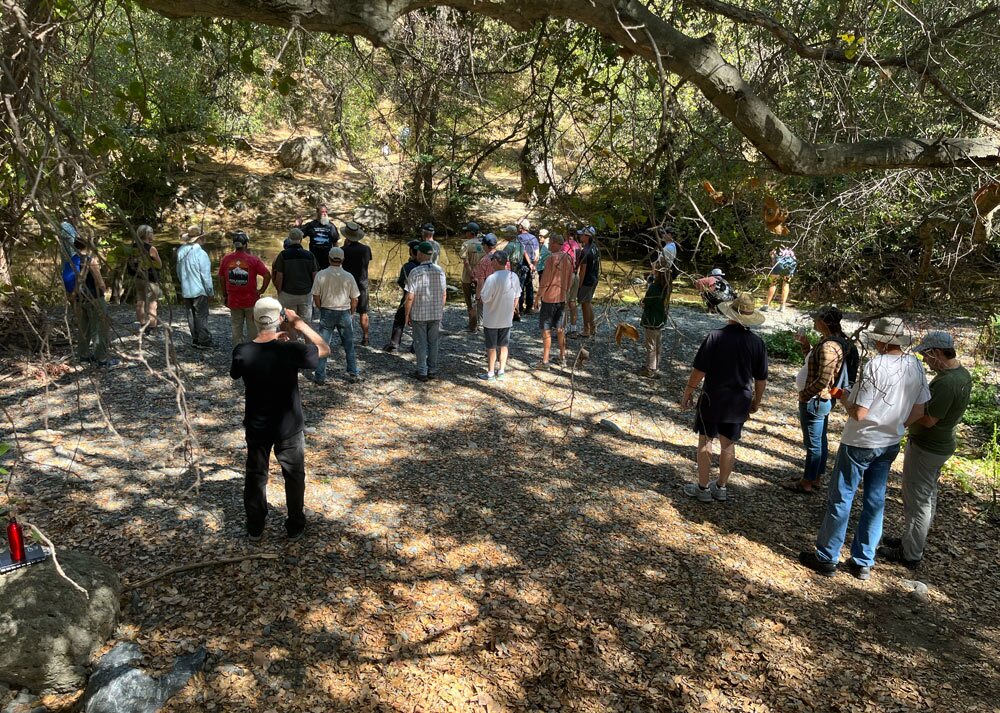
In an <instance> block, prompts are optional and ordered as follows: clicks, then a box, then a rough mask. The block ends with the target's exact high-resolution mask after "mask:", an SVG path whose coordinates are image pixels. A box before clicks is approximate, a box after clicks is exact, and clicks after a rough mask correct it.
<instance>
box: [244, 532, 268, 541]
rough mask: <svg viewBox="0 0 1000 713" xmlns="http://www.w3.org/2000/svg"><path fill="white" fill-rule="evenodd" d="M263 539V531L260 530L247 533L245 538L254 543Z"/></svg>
mask: <svg viewBox="0 0 1000 713" xmlns="http://www.w3.org/2000/svg"><path fill="white" fill-rule="evenodd" d="M263 539H264V533H263V531H262V532H258V533H257V534H256V535H255V534H253V533H251V532H248V533H247V540H248V541H250V542H253V543H254V544H257V543H258V542H260V541H261V540H263Z"/></svg>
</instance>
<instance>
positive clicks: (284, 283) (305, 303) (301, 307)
mask: <svg viewBox="0 0 1000 713" xmlns="http://www.w3.org/2000/svg"><path fill="white" fill-rule="evenodd" d="M288 239H289V240H290V241H291V245H290V246H289V247H287V248H285V249H284V250H282V251H281V252H280V253H278V256H277V257H276V258H274V265H273V266H272V268H271V272H272V273H273V274H274V289H276V290H277V291H278V301H279V302H281V304H282V305H283V306H284V307H285V309H291V310H293V311H294V312H295V313H296V314H297V315H299V317H301V318H302V319H304V320H305V321H307V322H308V321H309V320H310V318H311V317H312V296H311V295H312V288H313V281H314V280H315V279H316V273H317V272H319V263H318V262H317V261H316V256H315V255H313V254H312V253H311V252H309V251H307V250H305V249H304V248H303V247H302V231H301V230H299V229H298V228H292V229H291V230H290V231H288ZM327 256H328V257H329V252H328V253H327ZM328 264H329V262H328Z"/></svg>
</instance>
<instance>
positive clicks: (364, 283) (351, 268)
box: [343, 222, 372, 347]
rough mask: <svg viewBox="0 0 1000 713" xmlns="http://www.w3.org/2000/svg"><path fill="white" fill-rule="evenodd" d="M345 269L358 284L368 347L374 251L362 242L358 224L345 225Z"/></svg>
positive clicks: (360, 316) (360, 317)
mask: <svg viewBox="0 0 1000 713" xmlns="http://www.w3.org/2000/svg"><path fill="white" fill-rule="evenodd" d="M343 235H344V237H345V238H347V242H346V243H345V244H344V269H345V270H346V271H347V272H349V273H351V274H352V275H353V276H354V281H355V282H356V283H358V292H360V293H361V294H360V296H359V297H358V321H359V322H361V346H363V347H367V346H368V264H369V263H370V262H371V261H372V249H371V248H370V247H368V246H367V245H365V244H364V243H362V242H361V238H363V237H365V231H363V230H362V229H361V226H360V225H358V224H357V223H351V222H348V223H344V230H343Z"/></svg>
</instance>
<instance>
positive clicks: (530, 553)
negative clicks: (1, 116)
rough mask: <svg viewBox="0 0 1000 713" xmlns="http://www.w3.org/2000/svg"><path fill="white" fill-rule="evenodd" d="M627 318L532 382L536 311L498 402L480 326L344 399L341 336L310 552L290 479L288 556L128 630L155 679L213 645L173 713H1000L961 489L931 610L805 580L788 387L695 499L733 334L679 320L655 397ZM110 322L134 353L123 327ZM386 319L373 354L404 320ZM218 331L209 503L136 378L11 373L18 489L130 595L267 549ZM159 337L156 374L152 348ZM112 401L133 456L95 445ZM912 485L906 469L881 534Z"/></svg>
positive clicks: (948, 499) (985, 546)
mask: <svg viewBox="0 0 1000 713" xmlns="http://www.w3.org/2000/svg"><path fill="white" fill-rule="evenodd" d="M623 309H625V308H623ZM635 314H636V313H635V311H634V310H632V311H631V312H626V313H620V312H616V311H611V310H608V311H605V313H604V315H603V317H604V319H603V322H602V325H601V329H600V334H599V336H598V338H597V339H595V340H592V342H591V343H590V344H589V345H588V348H589V349H590V353H591V357H590V360H589V361H588V362H587V363H586V364H584V366H583V367H582V369H580V370H579V371H578V372H577V373H576V374H575V375H573V376H571V375H570V373H568V372H558V371H532V370H530V369H528V368H527V364H530V363H533V362H535V361H536V360H537V359H538V357H539V354H540V341H539V340H538V339H537V334H536V330H537V323H536V322H535V321H534V320H533V319H532V320H530V321H527V320H526V321H524V322H521V323H520V324H518V325H516V327H515V330H514V331H515V335H514V341H513V346H512V355H513V359H512V364H511V367H510V370H509V377H508V380H507V381H506V382H504V383H503V384H487V383H485V382H483V381H481V380H479V379H478V378H477V374H478V373H479V372H480V371H481V370H482V357H481V336H480V335H469V334H467V333H465V332H463V331H462V321H463V318H464V315H463V313H462V311H461V310H460V309H457V308H454V307H450V308H449V310H448V313H447V318H446V325H445V326H446V334H445V337H444V350H443V373H444V378H442V379H441V380H439V381H436V382H433V383H432V384H428V385H421V384H418V383H417V382H415V381H414V380H413V379H412V378H410V376H409V374H410V372H411V371H412V364H411V362H412V356H411V355H409V354H407V353H405V351H404V353H403V354H392V355H390V354H384V353H382V352H381V351H375V350H362V351H361V353H360V356H359V359H360V365H361V369H362V371H363V375H364V381H363V382H362V383H361V384H359V385H350V384H348V383H347V382H346V381H343V380H341V379H340V378H339V377H340V376H342V374H343V368H342V363H343V361H342V352H341V351H339V347H337V346H335V347H334V354H333V359H332V360H331V364H330V367H331V370H332V373H331V376H332V377H333V378H332V379H331V380H330V381H328V383H327V385H326V386H323V387H317V386H315V385H313V384H312V383H309V382H305V380H303V384H302V392H303V402H304V407H305V413H306V420H307V436H306V443H307V451H308V466H307V471H308V485H307V491H306V507H307V510H308V511H309V517H310V524H309V531H308V535H307V537H306V538H305V539H304V540H303V541H302V542H300V543H297V544H292V545H289V544H288V543H287V542H286V541H285V539H284V536H283V535H282V534H281V533H282V528H281V517H282V514H281V509H282V504H283V500H282V495H281V488H280V476H276V477H275V479H274V480H272V488H271V491H270V492H271V497H272V503H273V504H274V505H275V506H276V507H275V508H274V510H273V511H272V514H271V517H270V518H269V521H268V529H267V532H266V536H265V541H264V543H263V544H262V545H261V549H262V550H263V551H267V552H276V553H278V554H280V555H281V557H282V559H281V560H279V561H277V562H270V561H263V562H262V561H248V562H244V563H243V564H241V565H233V566H228V567H222V568H212V569H205V570H196V571H193V572H189V573H186V574H182V575H177V576H175V577H173V578H171V579H167V580H162V581H160V582H158V583H156V584H153V585H150V586H148V587H145V588H143V589H141V590H139V591H136V592H134V593H131V594H129V595H128V596H127V597H126V601H125V609H124V616H123V620H124V623H123V626H122V627H121V629H120V631H119V632H118V636H119V637H120V638H132V639H135V640H136V641H138V643H139V644H140V646H141V647H142V650H143V652H144V653H145V654H146V655H147V656H148V657H149V659H150V664H151V665H152V666H154V667H156V666H166V665H168V663H169V662H170V661H171V660H172V658H173V657H174V656H175V655H177V654H178V653H179V652H182V651H187V650H192V649H194V648H195V647H197V646H200V645H204V646H205V647H207V648H208V650H209V652H210V659H209V664H208V668H207V670H206V673H205V674H204V675H203V676H200V677H198V678H197V679H196V680H195V682H194V683H193V684H192V685H190V686H189V687H188V688H187V689H185V691H184V692H183V693H182V694H181V695H180V696H179V697H178V698H176V699H174V700H173V701H172V702H171V704H170V706H169V710H171V711H178V712H180V711H193V710H197V711H203V710H204V711H279V710H281V711H284V710H288V711H331V710H352V711H354V710H357V711H449V710H454V711H487V712H490V713H493V712H496V711H536V710H539V711H542V710H544V711H550V710H551V711H555V710H560V711H562V710H580V711H636V712H640V711H643V712H644V711H654V710H664V711H667V710H678V709H692V710H694V709H697V710H709V711H711V710H727V711H792V710H808V711H829V710H872V711H876V710H877V711H896V710H898V711H904V710H905V711H910V710H922V709H931V708H935V709H942V710H961V711H970V710H984V711H985V710H996V708H995V706H996V705H997V703H996V702H997V700H1000V683H998V681H1000V679H998V675H997V674H998V671H997V663H996V662H997V660H998V654H1000V651H998V646H997V642H998V636H1000V631H998V617H997V613H996V612H997V609H998V606H997V605H998V601H997V598H998V594H997V592H998V591H1000V590H998V568H997V555H998V552H997V541H998V539H997V532H996V528H995V527H986V526H985V525H984V524H983V523H982V522H981V521H979V520H977V519H976V515H975V508H976V505H977V503H976V501H975V499H974V498H970V497H968V496H966V495H964V494H962V493H961V492H960V491H959V490H958V489H957V488H955V487H954V486H953V485H952V484H951V483H950V482H949V483H945V485H944V487H943V492H942V494H941V500H940V506H939V518H938V522H937V524H936V527H935V530H934V532H933V535H932V544H931V546H930V548H929V552H928V554H927V557H926V561H925V562H926V563H925V565H924V568H923V569H922V570H921V572H920V573H919V575H917V576H919V578H920V579H921V580H922V581H924V582H926V583H927V584H928V585H929V586H930V601H929V602H928V603H920V602H918V601H916V600H914V599H911V598H909V597H908V596H907V595H906V590H905V587H904V584H903V581H904V579H905V578H907V577H911V576H912V575H910V574H909V573H908V572H906V570H902V569H899V568H896V567H893V566H884V567H879V568H877V569H876V570H875V572H874V574H873V577H872V579H871V581H869V582H867V583H862V582H859V581H857V580H854V579H851V578H849V577H846V576H838V577H836V578H834V579H832V580H822V579H819V578H817V577H815V576H813V575H812V574H811V573H810V572H808V571H806V570H803V569H802V568H800V567H799V566H798V564H797V562H796V559H795V555H796V553H797V552H798V551H799V549H802V548H804V547H808V546H809V544H810V542H811V541H812V539H813V538H814V536H815V532H816V529H817V527H818V524H819V521H820V517H821V513H822V506H823V505H822V498H821V497H819V496H812V497H802V496H793V495H791V494H788V493H786V492H785V491H783V490H781V489H779V488H778V487H777V486H776V482H777V481H779V480H780V479H783V478H786V477H789V476H790V475H793V474H794V473H795V472H797V470H798V468H799V467H800V463H801V455H802V454H801V445H800V443H799V438H800V436H799V432H798V422H797V416H796V412H795V404H794V399H792V398H790V394H791V392H792V389H793V386H792V381H793V377H794V369H793V368H791V367H789V366H786V365H781V364H774V365H773V370H772V382H771V384H770V386H769V389H768V395H767V397H766V400H765V406H764V409H763V410H762V411H761V413H760V414H759V415H758V416H757V417H755V418H754V419H753V420H752V421H751V422H750V423H749V424H748V427H747V432H746V437H745V440H744V442H743V443H741V446H740V448H739V452H738V464H737V474H736V475H735V476H734V478H733V481H732V483H733V487H732V490H733V496H734V497H733V498H732V500H731V501H730V502H727V503H714V504H711V505H704V504H701V503H698V502H694V501H691V500H689V499H687V498H685V497H684V496H683V494H682V493H681V491H680V486H681V485H682V484H683V483H684V482H686V481H687V480H688V479H689V478H690V477H691V475H692V472H693V468H694V466H693V457H694V443H695V437H694V434H693V433H692V432H691V430H690V420H691V417H690V413H688V412H684V411H682V410H681V409H680V408H679V406H678V403H677V399H678V396H679V392H680V389H681V386H682V384H683V383H684V381H683V380H684V378H685V377H686V374H687V370H688V368H689V367H688V365H689V362H690V359H691V356H692V354H693V351H694V349H695V348H696V346H697V344H698V343H699V341H700V339H701V337H702V336H703V335H704V333H705V331H706V330H707V329H708V328H711V327H712V326H715V325H716V324H718V322H717V321H716V319H715V318H710V317H707V316H705V315H703V314H700V313H699V312H697V311H694V310H691V309H687V308H681V307H678V308H676V309H675V310H674V317H675V320H676V322H677V327H678V329H677V330H676V331H674V332H671V333H668V334H665V336H664V348H665V351H666V355H665V357H666V358H665V362H666V363H665V366H664V377H663V379H661V380H660V381H658V382H648V381H645V380H641V379H639V378H638V377H637V376H635V375H634V371H635V370H636V368H637V367H638V366H639V352H640V347H639V345H636V344H634V343H631V342H626V343H625V345H624V346H623V347H617V346H615V344H614V342H613V341H612V340H611V325H612V324H613V323H614V322H615V321H617V320H618V319H621V318H631V319H633V320H634V319H635ZM114 316H115V319H116V320H119V322H118V325H119V331H120V332H121V333H122V334H124V335H127V336H126V337H125V348H126V353H132V354H134V353H135V350H136V349H137V344H136V338H135V336H134V335H132V334H131V333H130V332H129V326H128V313H127V312H126V311H124V310H118V309H117V308H116V311H115V313H114ZM174 317H175V323H180V322H181V319H180V317H181V316H180V315H179V314H175V315H174ZM775 317H776V319H777V317H778V316H777V315H775ZM795 317H796V314H795V313H794V312H791V311H790V312H788V313H786V314H785V315H781V316H780V320H781V322H782V324H779V325H777V326H778V327H784V326H787V325H786V324H784V323H785V322H792V321H793V320H794V318H795ZM388 319H391V316H390V317H388ZM774 322H775V320H769V325H767V326H765V329H773V328H775V324H774ZM373 324H374V327H373V339H372V343H373V344H375V345H381V344H382V343H383V341H384V339H385V338H386V336H387V332H388V321H387V316H386V315H376V316H375V317H374V319H373ZM212 328H213V331H214V333H215V337H216V342H217V343H218V344H220V345H226V346H225V348H222V347H220V348H219V349H218V350H216V351H214V352H209V353H202V352H198V351H195V350H193V349H191V348H190V347H188V346H187V342H188V340H187V335H186V328H180V329H178V330H177V331H176V335H177V340H178V346H177V353H178V358H179V361H180V363H181V365H182V369H183V372H184V375H185V379H186V384H187V388H188V398H189V399H190V403H191V404H192V407H193V408H192V411H193V422H194V424H195V426H196V429H197V434H198V437H199V439H200V442H201V447H202V465H203V468H204V482H203V484H202V486H201V490H200V495H198V496H194V495H193V494H191V495H182V493H183V491H184V490H185V489H186V488H187V487H188V486H189V485H191V483H192V482H193V476H192V475H191V474H190V473H188V472H186V471H185V469H184V468H183V467H182V465H183V461H182V458H181V454H180V453H179V452H178V451H177V445H178V444H179V442H180V435H179V434H180V426H181V424H180V422H179V419H178V417H177V415H176V409H175V407H174V394H173V392H172V391H171V390H170V389H169V388H168V387H167V386H166V385H164V384H162V383H160V382H158V381H156V380H155V379H154V378H153V377H152V376H151V375H150V374H149V373H148V372H147V371H146V370H145V369H143V368H142V367H140V366H128V367H120V368H116V369H113V370H111V371H108V372H105V373H95V372H93V371H74V372H71V373H69V374H66V375H65V376H63V377H62V378H60V379H59V380H58V381H57V382H55V383H53V384H51V385H49V386H48V387H46V386H45V385H44V383H43V382H41V381H38V380H37V379H30V378H23V379H21V380H20V381H19V382H18V383H17V388H16V389H14V388H12V387H11V381H6V382H3V383H4V384H5V386H4V391H3V392H2V394H0V395H2V398H3V403H4V404H5V405H6V406H7V407H8V408H9V409H10V410H11V412H12V414H13V415H14V417H15V419H16V421H17V423H18V424H19V431H20V433H19V436H20V438H21V442H22V444H23V446H24V452H23V454H22V457H23V458H24V460H25V461H26V462H25V464H24V466H23V467H22V468H21V469H19V472H18V479H17V481H16V482H15V485H14V487H13V488H12V496H13V498H14V499H15V500H16V501H17V503H18V505H19V507H20V508H21V509H22V510H25V511H27V513H28V514H29V516H30V519H31V520H33V521H34V522H36V523H38V524H39V525H41V526H43V528H44V529H46V530H47V531H48V533H49V535H50V536H52V537H53V539H54V540H55V541H56V542H58V543H59V544H60V545H61V546H62V547H66V548H76V549H84V550H88V551H91V552H93V553H95V554H98V555H99V556H101V557H103V558H104V559H105V560H106V561H108V562H111V563H113V564H114V566H115V567H116V568H117V569H118V571H119V572H120V573H121V574H122V576H123V578H124V579H126V580H129V581H136V580H138V579H141V578H142V577H144V576H147V575H149V574H151V573H155V572H157V571H161V570H164V569H167V568H169V567H170V566H173V565H175V564H178V563H182V562H188V561H194V560H202V559H215V558H220V557H224V556H227V555H231V554H240V553H243V552H248V551H250V546H249V545H248V544H247V543H246V541H245V539H244V537H243V522H244V520H243V512H242V500H241V487H242V464H243V463H242V462H243V458H244V450H243V447H242V440H243V436H242V428H241V426H240V419H241V416H242V389H241V387H240V386H239V385H238V384H235V385H234V383H233V382H232V381H231V380H230V379H229V376H228V373H227V368H228V358H229V357H228V342H229V339H228V336H227V334H228V319H227V318H226V316H225V315H224V314H223V313H222V312H221V311H218V310H217V311H216V312H215V313H214V314H213V316H212ZM406 343H407V342H404V344H406ZM145 346H146V349H145V351H144V354H145V355H146V357H147V358H148V360H149V363H150V364H151V365H152V367H153V368H154V369H161V368H162V367H163V364H164V360H163V349H164V340H163V337H162V336H157V337H153V338H152V340H150V341H148V342H147V344H146V345H145ZM577 346H578V343H576V342H574V343H573V347H574V349H575V348H576V347H577ZM95 385H97V386H99V387H100V388H99V392H100V394H101V398H102V404H101V405H102V406H103V409H104V410H105V411H106V412H107V413H108V414H109V416H110V418H111V421H112V422H113V424H114V426H115V428H116V429H117V431H118V433H119V434H120V438H119V437H118V436H115V435H113V434H111V433H110V432H109V431H108V430H107V429H106V428H105V427H104V422H103V418H102V416H101V415H100V414H101V412H100V408H99V404H98V401H97V398H96V396H95V388H94V387H95ZM81 417H82V418H81ZM601 419H609V420H611V421H613V422H615V423H616V424H618V426H620V428H621V431H622V432H621V433H616V432H612V431H609V430H606V429H604V428H602V427H600V426H599V425H598V422H599V421H600V420H601ZM842 420H843V419H842V416H841V415H839V414H838V415H837V416H836V417H835V419H834V425H833V428H832V431H833V432H834V433H839V432H840V430H841V426H842ZM46 428H47V429H49V430H44V429H46ZM4 438H5V439H9V435H5V436H4ZM832 448H833V446H831V449H832ZM897 469H898V464H897ZM273 470H274V469H273V468H272V471H273ZM898 486H899V481H898V473H897V477H894V478H893V479H892V481H891V483H890V498H891V502H890V504H889V506H888V510H887V515H886V517H887V530H890V531H891V530H894V529H896V528H897V527H898V524H899V523H900V521H901V513H900V506H899V490H898ZM112 643H114V642H112Z"/></svg>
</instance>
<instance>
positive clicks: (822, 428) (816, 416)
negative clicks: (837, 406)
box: [799, 396, 833, 483]
mask: <svg viewBox="0 0 1000 713" xmlns="http://www.w3.org/2000/svg"><path fill="white" fill-rule="evenodd" d="M832 410H833V401H832V400H831V399H827V400H826V401H823V400H822V399H820V397H819V396H814V397H813V398H811V399H809V400H808V401H806V402H805V403H800V404H799V423H801V424H802V443H803V445H805V447H806V467H805V471H804V472H803V473H802V477H803V479H805V480H809V481H812V482H814V483H815V482H816V481H817V480H819V478H820V476H821V475H823V471H825V470H826V458H827V444H826V430H827V423H828V422H829V416H830V411H832Z"/></svg>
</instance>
